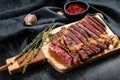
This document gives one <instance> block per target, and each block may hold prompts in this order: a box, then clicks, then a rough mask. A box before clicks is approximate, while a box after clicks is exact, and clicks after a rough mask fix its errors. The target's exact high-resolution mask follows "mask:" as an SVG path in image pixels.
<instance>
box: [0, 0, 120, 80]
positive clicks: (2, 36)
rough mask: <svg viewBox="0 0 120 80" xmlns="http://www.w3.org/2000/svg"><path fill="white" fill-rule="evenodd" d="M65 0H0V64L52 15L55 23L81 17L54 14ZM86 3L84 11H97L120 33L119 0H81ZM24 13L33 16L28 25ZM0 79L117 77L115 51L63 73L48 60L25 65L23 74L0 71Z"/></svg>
mask: <svg viewBox="0 0 120 80" xmlns="http://www.w3.org/2000/svg"><path fill="white" fill-rule="evenodd" d="M68 1H69V0H0V66H2V65H3V64H5V60H6V59H7V58H9V57H12V56H15V55H16V54H18V53H19V52H20V51H21V50H22V49H23V48H24V47H25V46H26V45H27V44H29V43H30V41H31V40H32V39H33V38H34V37H35V36H36V35H37V34H38V33H39V32H40V31H42V30H43V29H44V28H45V27H46V26H45V25H46V24H49V23H50V22H51V21H52V20H53V19H55V23H56V24H57V26H61V25H65V24H68V23H71V22H74V21H76V20H80V19H81V18H77V19H73V18H68V17H66V16H61V15H58V14H57V13H56V12H57V11H62V10H63V5H64V4H65V3H66V2H68ZM84 1H87V2H88V3H89V4H90V9H89V12H88V13H90V14H91V13H92V14H93V13H96V12H101V13H102V14H104V17H105V22H106V23H107V24H108V25H109V27H110V28H111V29H112V30H113V32H114V33H115V34H117V35H118V36H120V0H84ZM28 13H33V14H35V15H36V16H37V18H38V21H37V22H36V23H35V24H34V25H32V26H29V27H28V26H26V25H24V17H25V16H26V14H28ZM0 80H120V54H119V52H118V53H116V54H114V55H111V56H109V57H106V58H104V59H101V60H98V61H95V62H92V63H91V64H88V65H86V66H83V67H80V68H77V69H74V70H72V71H69V72H67V73H63V74H61V73H59V72H57V71H56V70H55V69H53V68H52V66H51V65H50V64H49V63H45V64H43V65H41V66H37V67H34V68H33V69H28V70H27V71H26V73H25V74H22V73H16V74H13V75H9V73H8V71H4V72H2V73H0Z"/></svg>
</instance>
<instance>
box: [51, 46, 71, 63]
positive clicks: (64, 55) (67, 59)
mask: <svg viewBox="0 0 120 80" xmlns="http://www.w3.org/2000/svg"><path fill="white" fill-rule="evenodd" d="M49 48H50V49H51V50H52V51H54V52H55V53H56V54H57V55H58V56H60V57H61V58H62V59H63V60H64V61H65V63H67V64H68V65H71V64H72V61H73V60H72V57H71V56H69V55H68V53H66V52H65V51H64V50H63V49H61V48H60V47H58V46H55V45H54V44H51V45H50V47H49Z"/></svg>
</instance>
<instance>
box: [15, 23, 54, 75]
mask: <svg viewBox="0 0 120 80" xmlns="http://www.w3.org/2000/svg"><path fill="white" fill-rule="evenodd" d="M54 27H55V24H54V21H53V22H52V23H51V24H49V25H48V26H47V28H45V29H44V30H43V31H42V32H41V33H39V34H38V35H37V36H36V37H35V38H34V39H33V40H32V42H31V43H30V44H29V45H27V46H26V47H25V48H24V49H23V50H22V51H21V52H20V53H19V55H18V56H17V57H16V58H15V61H16V60H18V59H19V58H20V57H22V56H23V55H24V54H25V53H26V52H27V53H26V55H25V56H24V57H22V59H21V61H20V63H19V64H22V63H23V62H24V61H25V59H27V60H26V62H25V65H24V68H23V73H25V71H26V69H27V67H28V63H29V62H30V61H31V59H33V58H35V57H36V56H37V54H38V53H39V51H40V49H41V47H42V46H43V44H44V43H48V42H49V41H51V40H52V37H53V34H52V33H51V30H52V29H53V28H54ZM32 56H33V57H32ZM31 57H32V58H31Z"/></svg>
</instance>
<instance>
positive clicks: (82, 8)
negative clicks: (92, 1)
mask: <svg viewBox="0 0 120 80" xmlns="http://www.w3.org/2000/svg"><path fill="white" fill-rule="evenodd" d="M88 9H89V4H88V3H87V2H85V1H70V2H67V3H66V4H65V5H64V13H65V15H66V16H67V17H70V18H73V17H75V18H79V17H83V16H84V15H85V14H86V13H87V11H88Z"/></svg>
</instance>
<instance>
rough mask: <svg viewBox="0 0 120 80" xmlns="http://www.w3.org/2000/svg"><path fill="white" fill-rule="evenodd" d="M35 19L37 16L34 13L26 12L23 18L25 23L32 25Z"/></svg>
mask: <svg viewBox="0 0 120 80" xmlns="http://www.w3.org/2000/svg"><path fill="white" fill-rule="evenodd" d="M36 21H37V17H36V16H35V15H34V14H28V15H26V17H25V18H24V22H25V24H26V25H33V24H34V23H35V22H36Z"/></svg>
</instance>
